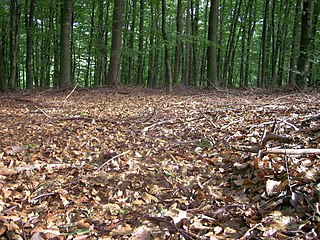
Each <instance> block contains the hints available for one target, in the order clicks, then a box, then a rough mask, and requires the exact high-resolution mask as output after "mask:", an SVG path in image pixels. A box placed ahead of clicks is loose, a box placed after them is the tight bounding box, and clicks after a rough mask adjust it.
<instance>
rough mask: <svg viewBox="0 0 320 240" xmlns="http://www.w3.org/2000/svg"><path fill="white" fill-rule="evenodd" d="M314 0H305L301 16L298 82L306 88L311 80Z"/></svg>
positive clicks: (301, 86)
mask: <svg viewBox="0 0 320 240" xmlns="http://www.w3.org/2000/svg"><path fill="white" fill-rule="evenodd" d="M313 11H314V0H304V1H303V9H302V17H301V37H300V55H299V59H298V63H297V70H298V74H297V84H298V86H299V87H300V88H306V87H307V83H308V81H309V80H310V79H309V77H310V76H309V74H310V71H309V70H310V46H311V39H312V21H313V16H312V15H313Z"/></svg>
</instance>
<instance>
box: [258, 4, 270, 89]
mask: <svg viewBox="0 0 320 240" xmlns="http://www.w3.org/2000/svg"><path fill="white" fill-rule="evenodd" d="M268 24H269V0H265V5H264V17H263V26H262V35H261V39H262V43H261V73H260V84H259V86H258V87H266V85H267V67H268V66H267V65H268V49H267V48H268V47H267V45H268V44H267V41H268V40H267V38H268V34H267V31H268Z"/></svg>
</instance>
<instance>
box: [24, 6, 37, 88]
mask: <svg viewBox="0 0 320 240" xmlns="http://www.w3.org/2000/svg"><path fill="white" fill-rule="evenodd" d="M27 3H28V1H27V0H26V6H28V4H27ZM26 9H27V7H26ZM34 9H35V7H34V0H31V1H30V8H29V14H26V17H25V23H26V33H27V40H26V41H27V43H26V47H27V50H26V84H27V86H26V87H27V88H28V89H32V88H33V64H32V63H33V61H32V56H33V32H34V24H33V14H34Z"/></svg>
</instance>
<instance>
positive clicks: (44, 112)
mask: <svg viewBox="0 0 320 240" xmlns="http://www.w3.org/2000/svg"><path fill="white" fill-rule="evenodd" d="M34 106H35V107H36V109H38V110H39V111H41V112H42V113H43V114H44V115H46V117H47V118H50V119H52V117H50V116H49V115H48V114H47V113H46V111H44V110H43V109H41V108H39V107H38V106H37V105H36V104H35V105H34Z"/></svg>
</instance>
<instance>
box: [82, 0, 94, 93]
mask: <svg viewBox="0 0 320 240" xmlns="http://www.w3.org/2000/svg"><path fill="white" fill-rule="evenodd" d="M95 3H96V1H92V5H91V19H90V23H91V24H90V25H91V28H90V37H89V45H88V58H87V69H86V72H85V75H84V86H85V87H88V86H89V75H90V74H91V71H90V69H91V58H92V42H93V37H94V35H93V34H94V32H93V31H94V27H95V22H94V13H95Z"/></svg>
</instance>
